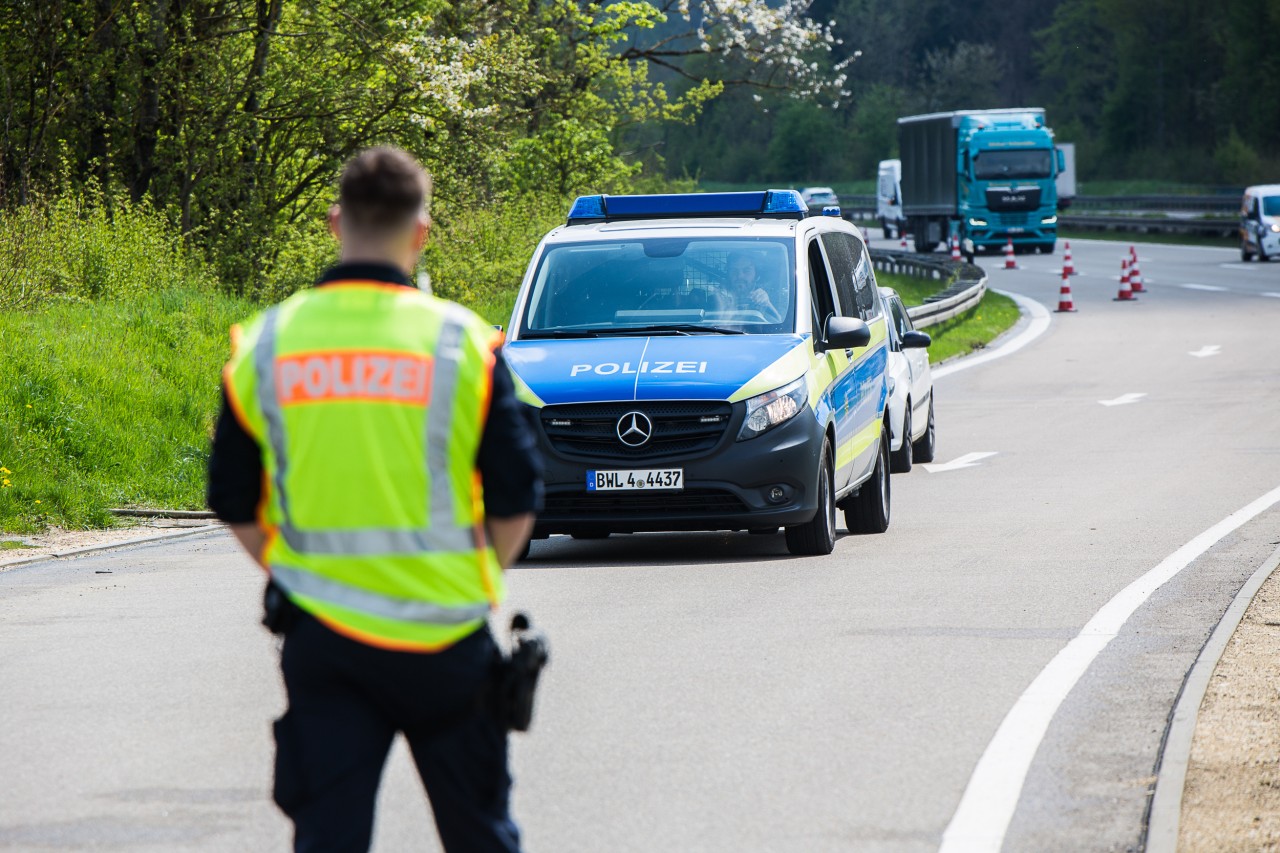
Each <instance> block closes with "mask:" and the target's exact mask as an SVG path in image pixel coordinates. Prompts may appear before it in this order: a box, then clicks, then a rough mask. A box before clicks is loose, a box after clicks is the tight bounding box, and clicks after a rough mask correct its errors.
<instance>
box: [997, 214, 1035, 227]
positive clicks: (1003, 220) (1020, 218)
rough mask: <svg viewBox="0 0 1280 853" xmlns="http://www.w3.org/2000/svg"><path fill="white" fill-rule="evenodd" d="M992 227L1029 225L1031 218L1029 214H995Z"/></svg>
mask: <svg viewBox="0 0 1280 853" xmlns="http://www.w3.org/2000/svg"><path fill="white" fill-rule="evenodd" d="M992 216H993V217H994V220H995V221H994V222H993V223H992V224H993V225H997V226H1004V227H1006V228H1007V227H1009V226H1011V225H1030V224H1031V220H1032V218H1033V216H1032V214H1030V213H995V214H992Z"/></svg>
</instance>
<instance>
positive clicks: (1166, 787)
mask: <svg viewBox="0 0 1280 853" xmlns="http://www.w3.org/2000/svg"><path fill="white" fill-rule="evenodd" d="M1277 567H1280V548H1277V549H1276V550H1275V551H1273V552H1272V553H1271V556H1269V557H1268V558H1267V559H1266V561H1265V562H1263V564H1262V565H1261V566H1259V567H1258V570H1257V571H1256V572H1254V573H1253V574H1252V575H1250V576H1249V580H1247V581H1246V582H1245V584H1244V586H1242V587H1241V588H1240V591H1239V592H1238V593H1236V597H1235V598H1234V599H1232V601H1231V606H1229V607H1228V608H1227V612H1226V613H1224V614H1223V615H1222V619H1220V620H1219V621H1218V625H1217V627H1215V628H1214V629H1213V633H1211V634H1210V635H1209V639H1208V640H1206V641H1205V644H1204V646H1203V647H1202V648H1201V649H1200V654H1199V655H1198V656H1197V657H1196V662H1195V663H1194V664H1192V666H1191V670H1190V672H1188V673H1187V677H1186V680H1185V681H1183V682H1182V690H1181V691H1180V692H1179V694H1178V701H1177V703H1176V704H1175V705H1174V708H1173V714H1172V716H1171V717H1170V718H1169V727H1168V731H1167V734H1166V736H1165V741H1164V747H1163V749H1162V750H1161V751H1160V763H1159V765H1158V766H1157V767H1156V789H1155V792H1154V793H1153V794H1152V797H1151V817H1150V819H1149V820H1148V822H1147V841H1146V845H1145V847H1144V850H1145V851H1146V853H1176V850H1177V847H1178V824H1179V821H1180V820H1181V818H1182V794H1183V789H1184V788H1185V787H1186V782H1187V766H1188V765H1189V764H1190V762H1191V742H1192V739H1193V738H1194V737H1195V732H1196V722H1197V720H1198V718H1199V715H1200V704H1201V703H1202V702H1203V701H1204V694H1205V692H1206V691H1207V690H1208V689H1209V681H1210V679H1211V678H1212V677H1213V671H1214V670H1215V669H1216V668H1217V666H1218V661H1219V660H1220V659H1221V658H1222V654H1223V652H1225V651H1226V649H1227V644H1228V643H1230V642H1231V638H1232V637H1234V636H1235V633H1236V629H1237V628H1238V627H1240V622H1241V620H1242V619H1244V614H1245V613H1246V612H1247V611H1248V609H1249V605H1250V604H1252V603H1253V597H1254V596H1255V595H1257V594H1258V590H1259V589H1260V588H1261V587H1262V585H1263V583H1265V582H1266V580H1267V578H1269V577H1271V575H1272V573H1273V572H1275V570H1276V568H1277Z"/></svg>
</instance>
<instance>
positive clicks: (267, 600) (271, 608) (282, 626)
mask: <svg viewBox="0 0 1280 853" xmlns="http://www.w3.org/2000/svg"><path fill="white" fill-rule="evenodd" d="M297 621H298V605H296V604H294V603H293V602H292V601H290V600H289V596H287V595H285V592H284V590H283V589H281V588H280V587H279V586H278V585H277V584H276V582H275V581H273V580H268V581H267V588H266V589H265V590H264V591H263V593H262V624H263V625H266V626H267V630H268V631H270V632H271V633H273V634H279V635H281V636H283V635H285V634H287V633H289V631H290V629H292V628H293V626H294V624H295V623H296V622H297Z"/></svg>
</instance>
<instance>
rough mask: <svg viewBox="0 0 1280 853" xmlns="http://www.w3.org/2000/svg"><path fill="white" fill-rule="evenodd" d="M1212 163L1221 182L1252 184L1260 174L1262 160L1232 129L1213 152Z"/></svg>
mask: <svg viewBox="0 0 1280 853" xmlns="http://www.w3.org/2000/svg"><path fill="white" fill-rule="evenodd" d="M1213 162H1214V165H1215V166H1217V167H1218V175H1219V176H1220V177H1221V178H1222V180H1224V181H1228V182H1230V183H1235V184H1249V183H1252V182H1254V181H1255V180H1257V178H1258V175H1259V174H1261V172H1262V158H1261V157H1259V156H1258V152H1257V151H1255V150H1254V148H1253V146H1252V145H1250V144H1249V143H1247V142H1245V141H1244V139H1242V138H1241V137H1240V134H1239V133H1238V132H1237V131H1236V129H1235V128H1234V127H1233V128H1231V132H1230V133H1229V134H1227V138H1226V139H1224V140H1222V142H1220V143H1218V147H1217V148H1216V149H1215V150H1214V152H1213Z"/></svg>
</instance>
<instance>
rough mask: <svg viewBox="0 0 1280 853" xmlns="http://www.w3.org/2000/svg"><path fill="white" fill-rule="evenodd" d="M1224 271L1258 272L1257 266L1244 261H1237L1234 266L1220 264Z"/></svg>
mask: <svg viewBox="0 0 1280 853" xmlns="http://www.w3.org/2000/svg"><path fill="white" fill-rule="evenodd" d="M1218 266H1220V267H1222V268H1223V269H1224V270H1256V269H1258V265H1257V264H1247V263H1245V262H1243V261H1236V262H1235V263H1234V264H1218Z"/></svg>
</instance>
